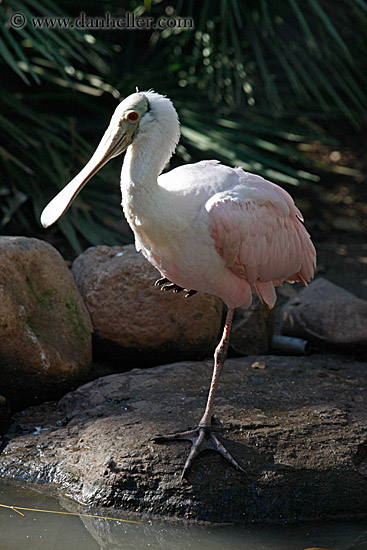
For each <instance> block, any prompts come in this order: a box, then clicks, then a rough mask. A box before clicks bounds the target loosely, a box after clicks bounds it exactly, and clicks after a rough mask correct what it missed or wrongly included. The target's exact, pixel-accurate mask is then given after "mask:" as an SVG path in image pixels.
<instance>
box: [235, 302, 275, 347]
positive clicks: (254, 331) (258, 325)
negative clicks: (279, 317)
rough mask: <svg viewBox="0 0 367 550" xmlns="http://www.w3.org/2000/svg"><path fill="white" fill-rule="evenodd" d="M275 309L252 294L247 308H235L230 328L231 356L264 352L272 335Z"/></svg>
mask: <svg viewBox="0 0 367 550" xmlns="http://www.w3.org/2000/svg"><path fill="white" fill-rule="evenodd" d="M274 320H275V309H269V308H268V306H267V305H266V304H262V303H261V302H260V300H259V299H258V298H257V297H256V296H254V297H253V301H252V304H251V306H250V307H249V309H244V308H237V309H236V311H235V316H234V320H233V325H232V329H231V338H230V340H229V350H230V355H232V356H237V357H238V356H241V357H242V356H244V355H259V354H263V353H266V352H267V351H268V349H269V345H270V342H271V339H272V335H273V329H274Z"/></svg>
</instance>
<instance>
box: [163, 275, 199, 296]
mask: <svg viewBox="0 0 367 550" xmlns="http://www.w3.org/2000/svg"><path fill="white" fill-rule="evenodd" d="M154 284H155V286H160V287H161V290H162V291H163V292H167V290H172V291H173V292H174V293H178V292H182V291H185V292H187V294H185V298H190V296H193V295H194V294H196V292H197V291H196V290H189V289H188V288H182V286H178V285H176V284H175V283H172V282H171V281H170V280H169V279H167V278H166V277H162V278H161V279H158V280H157V281H156V282H155V283H154Z"/></svg>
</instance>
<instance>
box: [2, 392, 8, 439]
mask: <svg viewBox="0 0 367 550" xmlns="http://www.w3.org/2000/svg"><path fill="white" fill-rule="evenodd" d="M9 420H10V406H9V402H8V400H7V399H6V397H4V396H3V395H0V434H2V433H3V432H4V430H5V428H7V427H8V425H9ZM0 442H1V438H0Z"/></svg>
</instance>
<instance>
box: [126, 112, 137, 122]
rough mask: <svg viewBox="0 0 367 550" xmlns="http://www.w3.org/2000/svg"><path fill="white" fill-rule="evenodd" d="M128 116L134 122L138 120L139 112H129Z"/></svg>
mask: <svg viewBox="0 0 367 550" xmlns="http://www.w3.org/2000/svg"><path fill="white" fill-rule="evenodd" d="M127 118H128V119H129V120H131V121H132V122H135V121H136V120H138V118H139V115H138V113H136V112H135V111H132V112H131V113H129V114H128V115H127Z"/></svg>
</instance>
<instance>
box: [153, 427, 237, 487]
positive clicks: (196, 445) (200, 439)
mask: <svg viewBox="0 0 367 550" xmlns="http://www.w3.org/2000/svg"><path fill="white" fill-rule="evenodd" d="M153 439H154V441H155V443H165V442H166V441H191V444H192V445H191V450H190V453H189V456H188V457H187V460H186V462H185V466H184V469H183V471H182V474H181V479H183V478H184V477H185V474H186V472H187V470H188V469H189V468H190V466H191V465H192V463H193V460H194V458H195V457H196V456H198V455H199V454H200V453H201V452H202V451H206V450H208V449H209V450H212V451H216V452H218V453H220V454H221V455H222V456H223V457H224V458H225V459H226V460H228V462H230V463H231V464H232V466H234V467H235V468H236V469H237V470H240V471H241V472H243V473H245V470H244V469H243V468H242V466H240V464H239V463H238V462H237V460H236V459H235V458H233V456H232V455H231V454H230V453H229V452H228V451H227V449H226V448H225V447H224V445H223V444H222V443H221V442H220V441H219V439H218V438H217V436H216V435H215V434H214V433H213V432H212V430H211V428H209V427H208V428H207V427H201V426H198V427H197V428H195V429H194V430H188V431H186V432H179V433H175V434H169V435H158V436H156V437H154V438H153Z"/></svg>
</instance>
